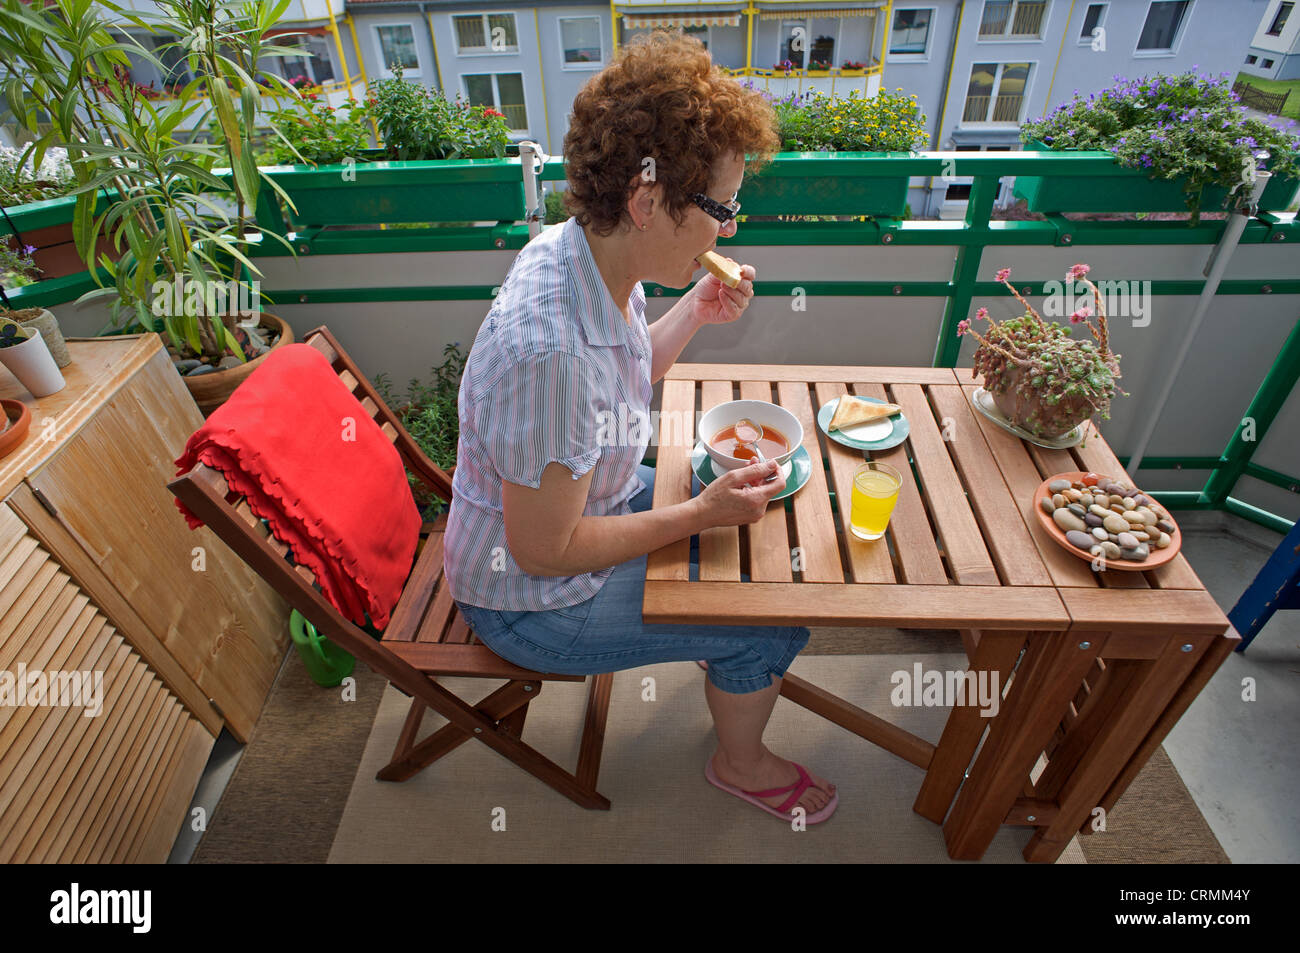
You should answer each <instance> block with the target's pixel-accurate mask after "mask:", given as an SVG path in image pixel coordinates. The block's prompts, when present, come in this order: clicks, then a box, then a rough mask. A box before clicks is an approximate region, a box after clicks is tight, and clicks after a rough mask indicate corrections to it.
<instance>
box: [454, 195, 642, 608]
mask: <svg viewBox="0 0 1300 953" xmlns="http://www.w3.org/2000/svg"><path fill="white" fill-rule="evenodd" d="M628 304H629V310H630V314H631V321H630V323H629V322H628V321H627V320H625V319H624V317H623V315H622V313H621V312H620V311H619V309H618V308H617V307H616V306H615V305H614V301H613V299H612V298H611V296H610V293H609V290H608V288H607V287H606V286H605V283H604V281H603V280H602V279H601V277H600V273H599V272H598V271H597V270H596V262H595V259H594V258H593V257H592V254H591V249H590V247H589V246H588V244H587V239H586V236H585V234H584V233H583V231H582V228H581V227H580V226H579V225H578V223H577V221H576V220H574V219H572V218H571V219H569V220H568V221H567V222H566V223H565V224H563V225H560V226H556V227H553V228H548V229H545V230H544V231H543V232H542V234H541V235H539V236H538V237H536V238H534V239H533V240H532V241H531V242H529V243H528V244H527V245H525V246H524V248H523V249H522V250H521V251H520V253H519V255H518V257H517V258H516V259H515V261H514V264H513V265H512V266H511V268H510V272H509V274H508V275H507V276H506V279H505V282H504V284H502V286H501V290H500V291H499V292H498V294H497V297H496V300H495V302H494V303H493V305H492V308H491V310H490V311H489V312H488V315H487V318H486V320H484V322H483V324H482V326H481V327H480V328H479V331H478V334H477V335H476V336H475V338H474V344H473V346H472V347H471V348H470V353H469V360H468V362H467V363H466V365H465V372H464V375H463V376H462V378H461V384H460V396H459V404H460V442H459V446H458V449H457V454H456V472H455V475H454V477H453V480H452V489H453V497H452V504H451V512H450V514H449V516H448V519H447V530H446V534H445V536H444V547H445V555H444V560H445V572H446V576H447V580H448V583H449V584H450V587H451V595H452V597H453V598H454V599H456V600H457V601H458V602H462V603H465V604H466V605H474V606H482V607H484V608H487V609H507V610H515V611H523V610H533V611H535V610H540V609H554V608H559V607H562V606H571V605H575V604H577V603H579V602H583V601H585V600H587V599H590V598H591V597H592V596H594V595H595V594H596V593H597V592H598V591H599V590H600V587H601V584H602V583H603V582H604V581H605V579H607V578H608V577H609V575H610V573H612V572H613V570H614V567H612V566H610V567H608V568H606V569H602V570H599V571H597V572H592V573H583V574H581V575H577V576H558V577H557V576H533V575H530V574H528V573H526V572H524V571H523V570H522V569H520V568H519V565H518V564H517V563H516V562H515V560H514V558H513V557H512V556H511V554H510V548H509V546H508V545H507V543H506V531H505V521H504V517H503V513H502V506H501V490H502V482H503V481H505V480H508V481H510V482H511V483H516V484H519V485H522V486H529V487H533V488H537V487H538V486H540V485H541V479H542V471H543V470H544V469H545V468H546V466H547V464H549V463H552V462H554V461H558V462H560V463H562V464H564V466H566V467H568V468H569V469H570V470H571V471H573V478H574V479H575V480H576V479H578V478H579V477H581V476H582V475H583V474H585V473H586V472H587V471H588V470H591V469H592V468H593V467H594V468H595V473H594V474H593V476H592V481H591V487H590V490H589V492H588V495H587V504H586V507H585V508H584V509H583V515H586V516H607V515H613V514H619V513H627V512H630V507H629V506H628V505H627V501H628V500H629V499H631V498H632V497H633V496H635V495H636V494H637V493H639V492H640V491H641V490H642V489H644V488H645V484H644V483H642V481H641V480H640V479H639V478H638V477H637V475H636V468H637V464H638V463H639V462H640V461H641V459H642V457H643V456H644V455H645V450H646V447H647V446H648V445H649V439H650V437H649V429H650V428H649V427H648V426H646V425H645V423H644V422H646V421H648V420H649V416H650V400H651V394H652V388H651V383H650V366H651V355H650V334H649V331H648V329H647V328H646V321H645V292H644V290H643V289H642V287H641V285H640V283H638V284H637V285H636V286H635V287H634V288H633V291H632V296H631V298H630V299H629V301H628Z"/></svg>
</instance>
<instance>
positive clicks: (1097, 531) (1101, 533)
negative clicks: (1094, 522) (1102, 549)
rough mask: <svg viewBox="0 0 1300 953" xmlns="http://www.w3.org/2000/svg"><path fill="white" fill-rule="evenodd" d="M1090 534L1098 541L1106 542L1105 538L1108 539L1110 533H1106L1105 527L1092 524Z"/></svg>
mask: <svg viewBox="0 0 1300 953" xmlns="http://www.w3.org/2000/svg"><path fill="white" fill-rule="evenodd" d="M1092 535H1093V536H1095V537H1096V538H1097V539H1098V540H1099V541H1101V542H1103V543H1104V542H1106V540H1108V539H1110V534H1109V533H1107V532H1106V530H1105V528H1104V527H1101V526H1094V527H1093V528H1092Z"/></svg>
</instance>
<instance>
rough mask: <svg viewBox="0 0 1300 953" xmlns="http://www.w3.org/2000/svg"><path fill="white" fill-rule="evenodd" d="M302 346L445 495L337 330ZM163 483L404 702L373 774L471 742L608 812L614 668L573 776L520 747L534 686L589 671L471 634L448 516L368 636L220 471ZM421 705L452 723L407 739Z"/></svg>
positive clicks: (393, 773) (398, 772)
mask: <svg viewBox="0 0 1300 953" xmlns="http://www.w3.org/2000/svg"><path fill="white" fill-rule="evenodd" d="M305 343H306V344H309V345H311V346H312V347H314V348H316V349H317V350H318V351H320V352H321V353H322V354H324V355H325V357H326V359H328V360H329V362H330V364H331V366H332V367H333V368H334V369H335V370H336V371H337V372H338V375H339V378H340V380H342V381H343V383H344V384H345V385H346V386H347V388H348V390H349V391H350V392H351V393H352V394H353V396H355V397H356V398H357V399H358V401H359V403H360V407H361V408H362V409H363V410H364V413H365V414H366V415H367V416H369V417H371V418H372V419H373V420H374V421H375V422H376V423H377V424H379V425H380V427H381V429H382V430H383V432H384V433H385V435H387V437H388V438H389V439H390V440H392V441H393V443H394V444H395V446H396V448H397V451H398V453H399V454H400V455H401V458H402V461H403V462H404V463H405V464H406V466H407V468H408V469H409V470H410V471H411V472H412V473H414V474H415V475H416V477H417V478H418V479H419V480H420V481H421V482H422V483H423V484H424V485H425V486H427V487H428V488H429V490H431V491H432V492H433V493H436V494H437V495H438V496H439V497H441V498H442V499H444V500H447V501H450V500H451V478H450V477H449V476H448V474H447V473H445V472H444V471H443V470H441V469H439V468H438V467H437V466H436V465H435V464H434V463H433V461H431V460H430V459H429V458H428V457H426V456H425V455H424V453H423V452H422V451H421V450H420V448H419V445H417V444H416V442H415V441H414V440H413V439H412V438H411V435H410V434H408V433H407V432H406V430H405V429H404V428H403V427H402V425H401V423H400V422H399V421H398V419H397V417H396V415H394V414H393V412H392V411H391V410H390V409H389V408H388V407H387V406H385V404H384V402H383V400H381V399H380V397H379V395H378V393H376V391H375V389H374V387H372V386H371V384H370V382H369V381H367V380H366V379H365V377H364V376H363V375H362V374H361V372H360V371H359V370H358V369H357V366H356V364H354V363H353V362H352V359H351V358H349V357H348V356H347V354H345V353H344V351H343V348H342V347H340V346H339V343H338V341H336V340H335V339H334V336H333V335H332V334H330V332H329V331H328V330H327V329H326V328H324V327H319V328H317V329H316V330H314V331H312V332H311V333H309V334H308V335H307V337H306V339H305ZM168 489H169V490H171V491H172V493H174V494H175V495H176V496H177V497H178V498H179V499H180V500H181V501H182V502H184V503H185V505H186V506H188V507H189V508H190V509H191V510H192V511H193V512H194V514H195V515H196V516H198V517H199V518H200V519H202V520H203V521H204V522H205V523H206V524H207V525H208V526H209V527H210V528H211V529H212V531H213V532H214V533H216V534H217V535H218V536H219V537H221V539H223V540H224V541H225V542H226V544H227V545H228V546H230V548H231V549H233V550H234V551H235V552H236V553H237V554H238V555H239V556H240V558H242V559H243V560H244V562H246V563H247V564H248V565H249V566H250V567H252V569H253V570H254V571H255V572H256V573H258V574H259V575H260V576H261V577H262V578H263V579H265V580H266V581H267V582H268V583H269V584H270V585H271V586H272V587H273V588H274V589H275V590H276V591H277V592H279V593H280V595H282V596H283V597H284V598H285V599H286V600H287V601H288V602H289V604H290V605H291V606H292V607H293V608H295V609H297V610H298V611H299V612H301V613H302V615H303V616H304V617H305V618H306V619H307V621H309V622H311V624H312V625H314V626H315V627H316V629H317V631H318V632H320V633H321V634H322V635H324V636H325V637H326V638H329V639H331V640H333V641H334V642H336V643H337V644H338V645H339V646H341V647H342V648H344V649H345V650H347V651H348V652H351V653H352V654H353V655H355V656H356V657H357V658H359V659H360V660H361V661H363V662H365V663H366V664H367V665H369V666H370V667H371V669H373V670H374V671H376V672H379V673H380V674H382V675H384V676H385V677H386V678H387V679H388V680H389V681H390V682H391V683H392V684H393V685H394V686H396V687H397V688H398V689H400V690H401V691H402V692H404V693H406V694H407V695H409V696H410V697H411V708H410V711H409V712H408V714H407V716H406V723H405V724H404V725H403V727H402V731H401V734H400V736H399V737H398V740H397V747H396V749H395V750H394V752H393V758H392V760H391V761H390V762H389V763H388V765H387V766H386V767H384V768H383V769H382V770H381V771H380V772H379V774H378V775H376V777H378V778H379V779H380V780H382V781H405V780H406V779H407V778H410V777H412V776H413V775H415V774H416V773H417V772H419V771H420V770H421V769H422V768H425V767H427V766H428V765H430V764H432V763H433V762H434V761H436V760H438V759H439V758H441V757H442V756H443V755H445V754H447V753H448V752H450V751H452V750H453V749H454V748H456V747H458V746H459V745H461V744H463V743H464V742H465V741H468V740H469V739H470V738H476V739H478V740H479V741H481V742H483V743H484V744H485V745H487V746H488V747H489V748H491V749H492V750H493V751H496V752H497V753H498V754H500V755H502V756H503V757H506V758H508V759H509V760H511V761H513V762H514V763H515V764H517V765H519V767H521V768H523V769H524V770H525V771H527V772H529V773H530V774H533V775H535V776H536V777H538V778H540V779H541V780H542V781H545V782H546V783H547V784H549V785H550V786H551V787H553V788H554V789H555V790H557V791H559V792H560V793H561V794H563V795H565V796H566V797H568V798H569V799H571V800H573V801H574V802H576V803H578V804H580V805H582V806H583V807H588V808H600V809H602V810H609V800H608V799H607V798H605V797H604V796H603V795H601V794H600V793H599V792H597V790H596V777H597V775H598V773H599V771H600V757H601V751H602V748H603V747H604V740H605V719H606V716H607V714H608V712H609V699H610V690H611V687H612V684H613V675H612V674H608V673H607V674H602V675H593V676H592V677H591V684H590V686H589V688H588V692H587V710H586V717H585V721H584V726H583V731H582V741H581V747H580V750H579V754H578V769H577V773H576V774H570V773H569V772H567V771H565V770H564V769H563V768H561V767H560V766H559V765H558V764H556V763H555V762H554V761H552V760H550V759H549V758H547V757H545V756H544V755H542V754H541V753H540V752H539V751H537V750H536V749H535V748H533V747H532V746H530V745H527V744H525V743H524V742H523V741H522V740H521V738H520V736H521V734H522V733H523V728H524V719H525V718H526V717H527V714H528V706H529V705H530V704H531V703H532V702H533V701H534V700H535V699H536V698H537V696H538V695H539V694H540V692H541V689H542V683H543V682H545V681H566V682H574V681H583V680H584V679H585V678H586V676H584V675H556V674H545V673H541V672H533V671H530V670H528V669H525V668H520V667H519V666H517V665H512V664H511V663H509V662H507V661H505V660H504V659H502V658H500V657H499V656H497V655H496V654H495V653H493V652H492V650H491V649H489V648H488V647H487V646H486V645H484V644H482V643H481V642H479V641H478V640H477V639H476V638H475V637H474V633H473V632H472V631H471V630H470V628H469V625H468V623H467V622H466V620H465V619H464V617H463V616H462V615H461V613H460V610H459V609H458V608H457V607H456V604H455V603H454V602H453V601H452V598H451V593H450V591H449V589H448V584H447V580H446V579H445V578H444V576H443V566H442V561H443V531H444V528H445V526H446V519H447V518H446V514H443V515H442V516H441V517H439V519H438V520H437V521H436V522H435V523H432V524H430V523H426V524H424V527H423V529H422V530H421V535H422V537H423V544H422V547H421V549H420V550H419V553H418V555H417V557H416V561H415V566H414V568H413V569H412V570H411V574H410V576H409V577H408V578H407V580H406V586H405V587H404V589H403V591H402V595H401V597H400V598H399V599H398V601H397V605H396V607H395V608H394V610H393V613H392V618H391V620H390V621H389V624H388V627H387V628H386V629H385V630H384V632H383V636H382V638H381V639H379V640H378V641H376V639H375V638H373V637H372V636H370V635H368V634H367V633H366V632H364V631H362V630H361V629H360V628H358V627H357V626H355V625H353V624H352V623H351V622H349V621H348V620H347V619H345V618H344V617H343V616H342V615H341V614H340V613H339V611H338V610H337V609H335V608H334V606H333V605H332V604H331V603H330V602H329V601H327V600H326V599H325V598H324V597H323V596H322V595H321V593H320V592H319V591H318V590H317V589H316V588H315V579H314V578H313V576H312V574H311V572H310V571H308V570H307V569H306V568H305V567H303V566H295V565H293V564H291V562H290V561H289V560H288V559H287V558H286V551H287V548H288V547H287V546H286V545H285V544H284V543H282V542H281V541H280V540H278V539H276V538H275V537H274V536H273V535H270V533H269V530H268V529H267V528H266V526H265V524H264V523H263V522H262V521H261V520H260V519H258V518H257V517H256V516H254V515H253V513H252V511H251V509H250V508H249V505H248V502H247V500H245V499H244V498H243V497H242V496H240V495H238V494H236V493H233V492H232V491H231V490H230V489H229V487H228V485H227V484H226V481H225V479H224V478H223V477H222V475H221V473H220V472H219V471H216V470H212V469H209V468H208V467H207V466H205V465H203V464H199V465H197V466H195V467H194V468H193V469H192V470H190V472H188V473H186V474H183V475H182V476H180V477H178V478H177V479H176V480H174V481H173V482H171V483H169V484H168ZM439 675H463V676H471V677H474V678H487V679H505V680H506V682H505V684H504V685H502V686H501V687H500V688H498V689H496V690H495V691H493V692H492V693H491V694H489V695H487V696H486V697H484V698H483V699H482V700H480V701H479V702H478V703H477V704H474V705H470V704H468V703H467V702H465V701H464V700H462V699H461V698H459V697H457V696H456V695H454V694H453V693H452V692H450V691H448V690H447V689H446V688H444V687H443V686H442V685H440V684H438V682H437V681H436V679H437V677H438V676H439ZM426 708H432V709H433V710H434V711H436V712H437V713H438V714H440V715H442V716H443V717H444V718H446V719H447V720H448V722H450V724H448V725H446V726H444V727H443V728H441V729H440V730H438V731H435V732H434V733H433V734H431V735H430V736H429V737H428V738H425V739H424V740H423V741H420V742H418V743H417V742H416V740H415V739H416V737H417V735H418V733H419V730H420V722H421V720H422V718H423V716H424V712H425V709H426Z"/></svg>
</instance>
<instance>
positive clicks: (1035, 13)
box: [980, 0, 1047, 39]
mask: <svg viewBox="0 0 1300 953" xmlns="http://www.w3.org/2000/svg"><path fill="white" fill-rule="evenodd" d="M1046 9H1047V0H984V15H983V16H982V17H981V18H980V36H981V37H984V38H986V39H996V38H998V37H1015V38H1025V37H1035V38H1037V37H1039V36H1041V35H1042V27H1043V13H1044V11H1045V10H1046Z"/></svg>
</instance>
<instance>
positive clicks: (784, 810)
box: [704, 758, 840, 824]
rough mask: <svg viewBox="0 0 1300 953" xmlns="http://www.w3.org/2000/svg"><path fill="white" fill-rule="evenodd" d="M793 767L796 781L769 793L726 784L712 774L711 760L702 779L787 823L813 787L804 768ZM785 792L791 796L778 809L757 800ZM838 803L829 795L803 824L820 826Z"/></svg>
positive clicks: (836, 795)
mask: <svg viewBox="0 0 1300 953" xmlns="http://www.w3.org/2000/svg"><path fill="white" fill-rule="evenodd" d="M795 767H796V768H798V769H799V780H798V781H796V782H794V783H793V784H787V785H786V786H785V787H783V788H773V789H772V790H770V791H742V790H741V789H740V788H738V787H735V786H734V785H731V784H728V783H727V782H725V781H723V780H721V779H720V778H719V777H718V775H717V774H716V773H715V772H714V770H713V759H712V758H710V759H709V760H708V761H706V762H705V763H704V777H705V779H706V780H707V781H708V782H709V783H710V784H712V785H713V786H714V787H715V788H721V789H722V790H723V791H726V792H727V793H728V794H734V795H735V796H736V797H738V798H740V799H741V800H742V801H748V802H749V803H750V804H753V805H754V806H755V807H761V808H762V809H763V810H765V811H767V813H769V814H771V815H772V816H773V817H779V818H781V820H783V821H788V820H790V819H791V818H792V817H793V815H792V814H791V813H790V812H791V811H792V810H793V809H794V806H795V805H796V804H798V803H799V798H801V797H803V793H804V792H805V791H807V790H808V789H809V788H810V787H812V786H813V782H812V778H811V777H809V776H808V771H807V770H806V769H805V768H804V766H803V765H801V764H797V763H796V764H795ZM786 791H790V792H791V794H790V796H789V797H788V798H786V799H785V801H784V803H782V805H781V806H780V807H779V808H775V807H772V806H771V805H770V804H765V803H764V802H763V801H760V800H759V798H764V797H775V796H776V795H778V794H784V793H785V792H786ZM839 803H840V793H839V792H838V791H836V792H835V793H834V794H832V795H831V799H830V802H829V803H828V804H827V805H826V806H825V807H824V808H822V809H821V810H820V811H818V812H817V813H815V814H809V815H808V816H807V817H805V818H804V822H805V823H807V824H820V823H821V822H822V821H824V820H826V818H828V817H830V816H831V815H832V814H834V813H835V808H836V806H837V805H838V804H839Z"/></svg>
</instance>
